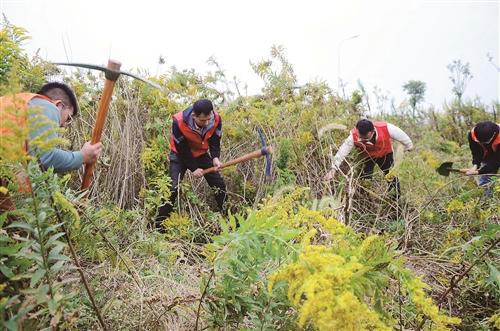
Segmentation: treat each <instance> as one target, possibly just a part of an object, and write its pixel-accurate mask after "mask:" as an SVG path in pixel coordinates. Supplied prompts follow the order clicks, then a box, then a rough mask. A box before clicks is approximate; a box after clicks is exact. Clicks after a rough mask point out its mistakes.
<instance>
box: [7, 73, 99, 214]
mask: <svg viewBox="0 0 500 331" xmlns="http://www.w3.org/2000/svg"><path fill="white" fill-rule="evenodd" d="M9 108H10V109H15V110H16V112H15V115H13V113H12V112H10V113H9V112H8V111H7V110H8V109H9ZM28 108H36V109H39V110H40V112H41V114H42V115H43V116H45V117H46V118H47V119H48V122H49V123H52V125H44V126H40V127H36V125H35V126H34V127H33V128H30V130H29V138H28V141H27V142H26V143H25V144H24V145H25V146H24V147H21V146H20V148H19V153H23V149H24V152H25V153H30V154H32V155H34V154H36V153H37V151H36V150H35V149H34V148H33V146H30V145H29V141H30V140H33V139H35V138H37V137H40V136H42V135H43V134H46V133H47V132H49V130H50V129H52V128H53V127H65V126H67V125H68V124H70V123H71V121H72V119H73V117H75V116H76V115H77V114H78V103H77V101H76V97H75V94H74V92H73V90H72V89H71V88H70V87H69V86H68V85H66V84H63V83H58V82H51V83H47V84H45V85H43V86H42V88H41V89H40V91H39V92H38V93H36V94H34V93H18V94H15V95H6V96H2V97H0V120H1V123H0V124H1V125H0V136H1V137H2V138H5V139H2V145H3V144H4V143H7V140H8V139H7V138H6V137H7V136H8V135H11V134H13V133H12V130H11V129H9V128H8V127H4V125H5V126H7V125H8V124H7V123H9V122H10V125H13V124H14V125H18V126H19V127H25V126H26V125H27V117H28V116H29V114H28V112H27V110H28ZM14 117H15V118H14ZM54 138H57V133H50V134H48V135H47V137H45V139H46V140H47V141H48V140H51V139H54ZM4 147H6V146H2V150H4ZM101 151H102V144H101V143H98V144H95V145H91V144H90V142H86V143H85V144H84V145H83V146H82V148H81V150H80V151H67V150H63V149H60V148H53V149H51V150H49V151H47V152H45V153H43V154H41V155H40V156H39V162H40V165H41V166H42V168H44V169H48V168H50V167H53V168H54V171H55V172H56V173H61V172H66V171H70V170H77V169H79V168H80V167H81V166H82V164H83V163H94V162H95V161H96V159H97V157H98V156H99V155H100V154H101ZM4 157H5V156H4ZM2 181H3V183H2V185H6V182H5V180H2ZM18 184H19V186H21V185H22V183H18ZM27 190H28V191H29V188H23V187H20V191H27ZM5 199H7V198H6V197H5V195H3V196H1V195H0V204H1V202H2V200H5ZM9 200H10V199H9ZM5 203H6V204H8V203H9V202H8V201H7V202H5ZM10 203H12V202H10ZM12 207H13V205H11V206H10V207H9V206H8V209H11V208H12ZM4 209H5V208H4Z"/></svg>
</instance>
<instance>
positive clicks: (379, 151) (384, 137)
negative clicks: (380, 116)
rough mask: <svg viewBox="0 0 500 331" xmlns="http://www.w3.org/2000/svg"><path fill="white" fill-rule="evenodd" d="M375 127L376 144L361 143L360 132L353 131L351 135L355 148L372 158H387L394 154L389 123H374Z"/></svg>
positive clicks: (354, 129)
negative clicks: (359, 139)
mask: <svg viewBox="0 0 500 331" xmlns="http://www.w3.org/2000/svg"><path fill="white" fill-rule="evenodd" d="M373 126H374V127H375V130H376V131H377V138H376V141H375V144H373V145H370V144H363V143H362V142H361V141H358V130H357V129H356V128H353V129H352V130H351V134H352V138H353V140H354V146H356V147H357V148H358V149H360V150H361V151H363V152H365V153H366V154H368V156H370V157H372V158H380V157H384V156H386V155H387V154H389V153H392V142H391V135H390V134H389V129H388V128H387V123H386V122H373Z"/></svg>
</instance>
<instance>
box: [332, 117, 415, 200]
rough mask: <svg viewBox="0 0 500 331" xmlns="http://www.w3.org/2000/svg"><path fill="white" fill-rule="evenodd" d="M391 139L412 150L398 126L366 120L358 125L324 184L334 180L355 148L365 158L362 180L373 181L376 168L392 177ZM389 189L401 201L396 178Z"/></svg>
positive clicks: (352, 131)
mask: <svg viewBox="0 0 500 331" xmlns="http://www.w3.org/2000/svg"><path fill="white" fill-rule="evenodd" d="M391 139H394V140H396V141H399V142H400V143H402V144H403V145H404V147H405V151H410V150H412V149H413V143H412V141H411V139H410V137H408V135H407V134H406V133H405V132H404V131H403V130H401V129H400V128H398V127H397V126H395V125H392V124H390V123H386V122H372V121H369V120H367V119H362V120H360V121H358V123H356V127H355V128H353V129H352V130H351V134H350V135H349V136H348V137H347V138H346V139H345V140H344V142H343V144H342V145H341V146H340V148H339V150H338V151H337V154H336V155H335V157H334V158H333V164H332V169H331V170H330V171H329V172H328V173H327V174H326V176H325V180H331V179H333V178H334V177H335V174H336V172H337V171H338V170H339V167H340V165H341V164H342V162H343V161H344V160H345V158H346V157H347V155H349V153H350V152H351V151H352V149H353V148H354V147H356V148H357V149H358V150H360V151H361V152H362V154H363V155H364V159H363V164H364V167H363V171H362V177H363V178H371V176H372V174H373V168H374V167H375V164H377V165H378V166H379V168H380V169H381V170H382V171H383V172H384V174H387V173H389V171H390V169H391V168H392V166H393V165H394V153H393V149H392V142H391ZM390 187H391V188H393V189H394V190H395V192H396V198H399V196H400V194H401V191H400V186H399V180H398V178H397V177H394V178H393V179H392V180H391V182H390Z"/></svg>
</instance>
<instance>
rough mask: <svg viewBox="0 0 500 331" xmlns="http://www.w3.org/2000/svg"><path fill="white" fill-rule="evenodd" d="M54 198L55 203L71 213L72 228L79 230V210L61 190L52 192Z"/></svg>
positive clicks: (67, 212) (66, 212) (68, 213)
mask: <svg viewBox="0 0 500 331" xmlns="http://www.w3.org/2000/svg"><path fill="white" fill-rule="evenodd" d="M52 198H53V199H54V203H55V204H56V206H57V207H58V208H59V209H61V210H62V211H63V212H64V213H65V214H67V215H70V217H71V218H72V220H71V229H72V230H77V229H79V228H80V215H79V214H78V211H77V210H76V208H75V207H74V206H73V204H72V203H71V202H69V201H68V200H67V199H66V197H65V196H64V194H62V193H61V192H59V191H56V192H54V193H53V194H52Z"/></svg>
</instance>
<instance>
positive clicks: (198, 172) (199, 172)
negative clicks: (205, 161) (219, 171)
mask: <svg viewBox="0 0 500 331" xmlns="http://www.w3.org/2000/svg"><path fill="white" fill-rule="evenodd" d="M193 176H195V177H196V178H200V177H202V176H203V169H201V168H198V169H196V170H195V171H193Z"/></svg>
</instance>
